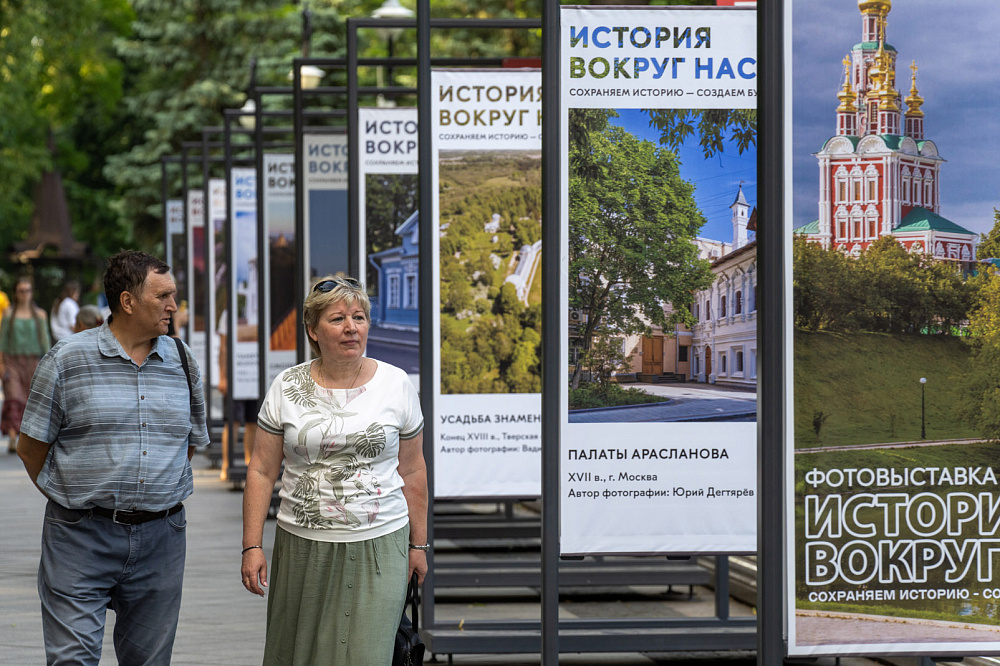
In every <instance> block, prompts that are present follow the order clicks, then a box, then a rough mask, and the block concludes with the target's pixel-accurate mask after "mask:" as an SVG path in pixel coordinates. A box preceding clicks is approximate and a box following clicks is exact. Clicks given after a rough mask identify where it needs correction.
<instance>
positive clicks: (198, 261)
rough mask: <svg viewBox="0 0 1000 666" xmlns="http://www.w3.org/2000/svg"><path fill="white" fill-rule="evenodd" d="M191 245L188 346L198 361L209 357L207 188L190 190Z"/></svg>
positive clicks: (189, 258)
mask: <svg viewBox="0 0 1000 666" xmlns="http://www.w3.org/2000/svg"><path fill="white" fill-rule="evenodd" d="M187 221H188V229H189V231H190V233H189V234H188V246H187V266H188V275H190V276H191V280H190V281H189V282H188V285H187V301H188V312H189V315H190V319H189V322H188V341H187V342H188V345H189V346H190V347H191V353H192V354H194V357H195V358H196V359H198V363H205V362H207V360H208V352H207V348H208V347H207V342H206V340H207V327H206V325H205V299H206V298H208V287H207V284H208V282H207V279H208V275H209V273H208V267H207V266H206V265H205V191H204V190H202V189H200V188H199V189H196V190H188V193H187Z"/></svg>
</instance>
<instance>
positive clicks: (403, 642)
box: [392, 573, 424, 666]
mask: <svg viewBox="0 0 1000 666" xmlns="http://www.w3.org/2000/svg"><path fill="white" fill-rule="evenodd" d="M419 604H420V596H419V593H418V592H417V574H416V573H414V574H413V577H412V578H410V584H409V585H408V586H407V588H406V605H408V606H409V607H410V615H412V616H413V622H410V618H408V617H406V605H404V606H403V615H402V617H400V618H399V629H397V630H396V647H395V648H394V649H393V651H392V666H423V663H424V642H423V641H422V640H420V613H419V611H418V610H417V608H418V606H419Z"/></svg>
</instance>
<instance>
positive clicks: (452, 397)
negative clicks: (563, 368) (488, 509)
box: [425, 69, 542, 497]
mask: <svg viewBox="0 0 1000 666" xmlns="http://www.w3.org/2000/svg"><path fill="white" fill-rule="evenodd" d="M431 88H432V111H431V113H432V117H433V125H432V126H431V146H432V148H431V150H432V158H431V167H432V181H433V183H434V193H435V197H434V204H433V210H434V220H435V224H434V228H435V229H436V230H437V233H435V234H432V235H431V238H430V239H429V240H430V243H429V245H430V247H429V250H430V251H431V253H432V257H433V262H432V265H433V266H434V268H435V273H436V276H437V279H436V280H434V283H433V285H432V291H433V294H434V299H433V304H432V307H433V308H434V327H433V341H434V345H433V347H434V351H435V357H434V365H433V372H434V387H435V390H434V404H435V407H434V414H435V423H434V435H435V442H434V496H435V497H537V496H538V495H540V494H541V395H540V393H539V391H540V390H541V362H540V354H541V319H542V314H541V292H542V285H541V276H542V271H541V247H542V241H541V238H542V215H541V211H542V207H541V199H542V185H541V147H542V143H541V141H542V137H541V74H540V73H539V72H538V70H513V69H512V70H481V69H480V70H454V71H449V70H435V71H433V72H432V73H431ZM426 245H427V244H426V243H425V247H426Z"/></svg>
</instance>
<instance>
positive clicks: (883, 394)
mask: <svg viewBox="0 0 1000 666" xmlns="http://www.w3.org/2000/svg"><path fill="white" fill-rule="evenodd" d="M970 363H971V360H970V357H969V348H968V347H967V345H966V344H965V343H964V342H963V341H962V340H960V339H958V338H954V337H951V336H943V335H886V334H880V333H852V334H842V333H810V332H804V331H796V332H795V370H794V372H795V394H794V395H795V397H794V400H795V447H796V448H807V447H811V446H834V445H847V444H872V443H881V442H901V441H912V440H919V439H920V393H921V389H920V378H921V377H926V378H927V384H926V385H925V386H924V391H925V396H924V397H925V401H926V405H925V407H926V414H925V426H926V431H927V439H932V440H936V439H964V438H968V437H976V436H977V435H978V433H977V432H976V431H975V430H974V429H973V428H972V427H971V426H970V425H968V424H967V423H965V422H964V421H962V419H961V418H960V417H959V416H958V413H957V412H958V409H957V408H958V407H959V405H960V404H961V402H962V400H964V399H965V395H964V393H963V388H962V386H963V382H962V378H963V375H964V373H965V372H967V370H968V367H969V364H970ZM818 412H822V413H823V415H825V416H826V417H827V418H826V421H825V422H824V423H823V426H822V428H821V430H820V437H819V441H817V439H816V434H815V432H814V430H813V417H814V415H815V414H816V413H818Z"/></svg>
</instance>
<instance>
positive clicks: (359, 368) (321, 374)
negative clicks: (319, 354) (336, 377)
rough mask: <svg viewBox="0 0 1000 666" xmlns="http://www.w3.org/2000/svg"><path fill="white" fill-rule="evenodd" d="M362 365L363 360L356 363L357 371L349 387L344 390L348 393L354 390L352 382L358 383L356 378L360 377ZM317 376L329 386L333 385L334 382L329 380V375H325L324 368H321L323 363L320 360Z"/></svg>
mask: <svg viewBox="0 0 1000 666" xmlns="http://www.w3.org/2000/svg"><path fill="white" fill-rule="evenodd" d="M364 364H365V360H364V359H361V362H360V363H358V371H357V372H355V373H354V379H352V380H351V385H350V386H348V387H347V388H346V389H344V390H346V391H350V390H351V389H352V388H354V382H356V381H358V377H359V376H360V375H361V368H362V367H364ZM319 374H320V376H321V377H322V378H323V380H324V381H326V382H328V383H330V384H333V383H334V381H333V380H332V379H330V377H329V375H327V374H326V370H325V368H324V366H323V361H322V360H321V361H320V362H319ZM330 388H333V386H331V387H330Z"/></svg>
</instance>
